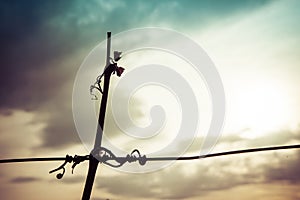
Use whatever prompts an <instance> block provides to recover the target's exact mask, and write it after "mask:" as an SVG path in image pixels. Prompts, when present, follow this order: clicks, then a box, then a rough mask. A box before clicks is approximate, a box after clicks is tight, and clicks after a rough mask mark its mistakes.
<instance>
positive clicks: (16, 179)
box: [9, 177, 40, 184]
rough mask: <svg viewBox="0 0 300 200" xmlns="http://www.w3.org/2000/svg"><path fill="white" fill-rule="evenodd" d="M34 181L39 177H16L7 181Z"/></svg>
mask: <svg viewBox="0 0 300 200" xmlns="http://www.w3.org/2000/svg"><path fill="white" fill-rule="evenodd" d="M36 181H40V179H39V178H36V177H16V178H13V179H11V180H10V181H9V182H10V183H17V184H19V183H31V182H36Z"/></svg>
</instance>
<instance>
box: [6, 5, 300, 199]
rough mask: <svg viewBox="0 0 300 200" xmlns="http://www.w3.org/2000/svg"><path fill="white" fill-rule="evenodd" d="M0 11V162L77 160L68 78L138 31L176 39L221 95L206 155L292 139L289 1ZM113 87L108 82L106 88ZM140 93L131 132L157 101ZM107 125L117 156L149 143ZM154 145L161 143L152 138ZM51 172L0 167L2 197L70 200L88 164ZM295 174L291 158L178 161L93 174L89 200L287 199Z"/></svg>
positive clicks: (295, 124)
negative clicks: (202, 57)
mask: <svg viewBox="0 0 300 200" xmlns="http://www.w3.org/2000/svg"><path fill="white" fill-rule="evenodd" d="M0 5H1V6H0V15H1V17H0V27H1V32H0V34H1V37H0V40H1V48H0V49H1V67H0V70H1V73H0V76H1V79H0V83H1V84H0V95H1V98H0V134H1V137H0V146H1V156H0V158H1V159H4V158H17V157H44V156H64V155H66V154H70V155H74V154H79V155H86V154H88V153H89V151H88V149H86V148H85V147H84V145H83V144H82V142H81V140H80V138H79V136H78V133H77V131H76V128H75V125H74V121H73V115H72V91H73V84H74V81H75V77H76V73H77V71H78V69H79V67H80V65H81V63H82V62H83V60H84V58H85V57H86V56H87V55H88V54H89V52H90V51H91V50H92V49H93V48H94V47H95V46H96V45H98V44H99V43H100V42H101V41H103V40H104V39H105V37H106V32H107V31H112V33H113V34H117V33H120V32H122V31H126V30H129V29H133V28H143V27H161V28H168V29H172V30H175V31H178V32H181V33H183V34H185V35H187V36H188V37H189V38H191V39H192V40H194V41H196V42H197V43H198V44H199V45H201V46H202V47H203V49H205V51H206V52H207V54H208V55H209V57H210V58H211V59H212V60H213V62H214V63H215V65H216V67H217V69H218V71H219V74H220V77H221V79H222V81H223V84H224V88H225V95H226V119H225V122H224V128H223V130H222V135H221V137H220V139H219V141H218V142H217V144H216V145H215V148H214V150H213V151H214V152H219V151H227V150H235V149H244V148H250V147H264V146H271V145H287V144H298V143H300V126H299V124H300V104H299V102H300V95H299V90H298V86H299V85H300V80H299V78H298V76H299V75H300V66H299V63H300V55H299V54H300V49H299V48H300V47H299V46H300V38H299V35H300V26H299V21H300V14H299V9H300V2H299V1H297V0H294V1H293V0H288V1H264V0H261V1H250V0H249V1H235V0H231V1H196V0H195V1H189V0H188V1H175V0H170V1H156V0H154V1H121V0H119V1H116V0H114V1H109V2H108V1H104V0H90V1H79V0H78V1H55V2H54V1H21V0H19V1H4V0H2V1H0ZM141 53H143V52H141ZM144 53H145V55H147V56H144V57H149V55H151V57H150V58H151V59H153V58H156V57H157V56H159V55H158V54H157V52H150V53H149V52H144ZM104 56H105V55H103V58H104ZM144 57H143V56H142V55H139V58H144ZM148 59H149V58H148ZM132 60H137V59H134V58H130V56H129V57H127V58H126V59H124V60H123V61H122V64H123V65H124V66H126V65H129V66H130V65H131V64H132V65H133V64H136V63H134V62H133V61H132ZM139 61H140V62H147V59H146V58H144V59H140V60H139ZM148 62H149V60H148ZM129 68H130V67H129ZM127 71H128V70H127ZM125 75H126V74H125ZM96 76H97V75H95V77H96ZM118 80H119V79H117V78H115V77H114V80H113V81H114V83H117V82H118ZM145 89H146V90H145V91H144V93H143V92H140V93H138V92H137V93H136V97H135V98H133V100H135V101H133V102H134V103H136V104H135V106H133V109H132V110H133V111H132V117H133V118H134V117H136V119H135V120H136V123H137V124H139V123H140V124H143V123H147V122H148V121H147V120H149V115H148V114H149V113H148V112H147V111H144V110H143V108H148V107H149V106H150V107H151V105H149V102H153V101H154V100H157V98H155V97H152V99H151V97H150V99H149V97H148V96H147V95H146V96H145V95H143V94H145V93H147V92H149V91H150V92H152V93H151V94H153V95H154V93H155V92H153V91H156V92H160V90H159V89H157V88H154V89H153V88H152V90H151V88H148V89H147V88H145ZM193 89H195V90H196V89H197V87H194V88H193ZM162 93H163V92H162ZM163 94H164V95H166V96H165V97H164V98H162V104H164V103H166V101H167V102H169V100H168V94H167V93H163ZM147 99H148V100H147ZM166 99H167V100H166ZM173 100H174V99H173ZM170 102H173V101H172V98H170ZM155 103H159V102H155ZM169 104H172V103H169ZM199 104H200V103H199ZM172 105H173V104H172ZM109 108H111V107H109ZM170 109H172V110H173V111H174V109H175V108H170ZM175 111H176V109H175ZM167 114H168V113H167ZM171 115H172V114H171ZM207 115H208V117H209V111H208V114H207ZM167 116H168V115H167ZM204 116H205V115H204ZM172 120H175V121H176V120H178V119H173V118H172ZM112 121H113V117H112V114H111V111H108V116H107V124H106V130H107V131H106V132H105V134H107V135H108V137H109V134H110V133H111V132H113V133H111V134H110V135H111V137H110V138H109V139H110V140H112V141H114V140H115V141H116V143H117V144H118V145H125V146H124V149H125V150H126V151H128V153H129V151H130V149H133V148H135V147H138V148H139V149H141V148H143V147H145V149H144V151H143V152H146V153H147V152H151V144H152V143H149V142H148V143H147V142H146V143H147V144H145V145H144V143H141V142H145V141H139V140H136V138H132V140H133V141H130V140H128V139H126V140H123V139H122V137H118V135H119V134H122V131H120V130H119V129H117V128H116V127H115V126H114V125H113V122H112ZM204 121H205V120H204ZM166 127H167V125H166ZM203 128H204V129H205V125H204V127H203ZM166 130H168V129H166ZM199 130H200V131H199V132H201V127H200V128H199ZM165 132H166V131H165ZM167 134H168V132H167ZM169 134H172V133H169ZM201 138H202V135H201V133H199V134H198V133H197V139H196V140H195V141H194V143H193V144H192V146H191V147H190V148H189V152H188V153H192V154H195V153H197V152H198V151H199V149H200V148H201ZM160 139H161V138H160ZM150 141H151V140H150ZM125 143H126V144H125ZM159 144H161V145H164V144H165V143H164V141H163V140H162V141H161V143H159ZM126 145H127V146H126ZM147 145H148V146H147ZM156 145H158V144H156ZM152 147H153V146H152ZM59 165H60V163H59V162H57V163H56V162H53V163H26V164H2V165H1V166H0V177H1V179H0V191H1V193H0V194H1V198H2V199H46V200H47V199H79V198H80V197H81V194H82V190H83V186H84V181H85V175H86V172H87V163H84V164H81V165H79V166H78V167H77V168H76V169H75V173H74V174H73V175H72V174H71V170H70V168H68V169H67V172H66V175H65V177H64V178H63V179H62V180H57V179H56V178H55V175H52V174H51V175H49V174H48V171H49V170H52V169H54V168H56V167H58V166H59ZM299 166H300V152H299V151H298V150H291V151H288V150H285V151H280V152H265V153H255V154H248V155H235V156H228V157H222V158H209V159H205V160H201V161H188V162H184V163H182V162H181V163H179V162H177V163H175V164H173V165H171V166H169V167H166V168H164V169H161V170H158V171H155V172H151V173H145V174H132V173H125V172H120V171H116V170H115V169H111V168H109V167H106V166H101V167H100V168H99V171H98V175H97V178H96V182H95V185H94V190H93V195H92V196H93V199H95V200H96V199H97V200H98V199H147V200H148V199H149V200H152V199H153V200H155V199H190V200H194V199H207V200H209V199H224V196H227V197H228V198H230V199H253V198H256V199H278V200H281V199H289V200H292V199H293V200H294V199H299V198H300V192H299V186H300V175H299V174H300V171H299Z"/></svg>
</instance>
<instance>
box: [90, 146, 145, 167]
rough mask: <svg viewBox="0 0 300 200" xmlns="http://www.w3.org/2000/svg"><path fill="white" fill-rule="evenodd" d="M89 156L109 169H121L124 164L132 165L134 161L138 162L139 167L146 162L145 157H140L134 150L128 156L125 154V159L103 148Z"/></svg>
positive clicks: (137, 151) (97, 149) (95, 150)
mask: <svg viewBox="0 0 300 200" xmlns="http://www.w3.org/2000/svg"><path fill="white" fill-rule="evenodd" d="M91 154H92V155H93V156H94V157H95V158H96V159H98V160H99V162H100V163H104V164H106V165H108V166H111V167H121V166H123V165H124V164H125V163H126V162H128V163H132V162H136V161H138V162H139V164H140V165H145V164H146V161H147V158H146V156H145V155H143V156H142V155H141V154H140V152H139V150H137V149H134V150H133V151H132V152H131V153H130V154H127V156H126V157H117V156H115V155H114V154H113V153H112V152H111V151H110V150H108V149H106V148H104V147H98V148H96V149H94V150H93V151H92V152H91ZM111 161H115V163H112V162H111Z"/></svg>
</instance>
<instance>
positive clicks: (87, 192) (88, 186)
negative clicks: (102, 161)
mask: <svg viewBox="0 0 300 200" xmlns="http://www.w3.org/2000/svg"><path fill="white" fill-rule="evenodd" d="M110 40H111V32H107V52H106V67H105V69H104V87H103V94H102V99H101V105H100V112H99V118H98V126H97V133H96V138H95V143H94V149H96V148H97V147H101V142H102V135H103V128H104V119H105V112H106V105H107V97H108V90H109V81H110V76H111V74H112V72H113V69H111V68H112V65H110V62H109V60H110V48H111V42H110ZM98 164H99V161H98V160H97V159H96V158H94V157H93V155H91V159H90V160H89V169H88V174H87V178H86V182H85V187H84V191H83V194H82V200H89V199H90V196H91V193H92V189H93V184H94V180H95V176H96V171H97V167H98Z"/></svg>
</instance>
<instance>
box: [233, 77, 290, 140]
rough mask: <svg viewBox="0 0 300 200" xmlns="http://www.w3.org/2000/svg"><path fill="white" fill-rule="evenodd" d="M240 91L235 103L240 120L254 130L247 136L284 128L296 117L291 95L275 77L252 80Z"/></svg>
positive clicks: (251, 136)
mask: <svg viewBox="0 0 300 200" xmlns="http://www.w3.org/2000/svg"><path fill="white" fill-rule="evenodd" d="M236 94H237V96H236V99H235V103H234V105H233V108H234V113H235V119H236V122H237V124H238V125H239V126H240V127H241V126H242V127H246V128H249V130H250V131H247V132H245V133H243V135H242V136H243V137H246V138H255V137H258V136H260V135H262V134H266V133H270V132H272V131H275V130H278V129H283V128H285V127H286V126H287V124H288V123H289V121H290V119H291V118H292V116H291V115H292V108H291V107H290V103H289V102H290V100H289V96H288V95H287V92H286V91H285V90H284V86H283V85H280V84H276V82H275V81H266V82H263V83H261V82H260V83H255V84H252V85H250V86H247V87H245V88H243V91H239V92H237V93H236Z"/></svg>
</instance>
